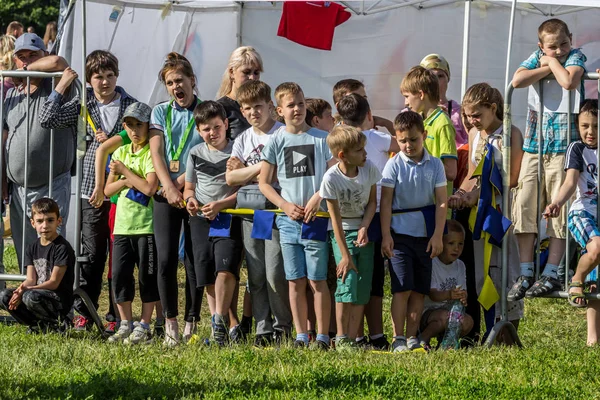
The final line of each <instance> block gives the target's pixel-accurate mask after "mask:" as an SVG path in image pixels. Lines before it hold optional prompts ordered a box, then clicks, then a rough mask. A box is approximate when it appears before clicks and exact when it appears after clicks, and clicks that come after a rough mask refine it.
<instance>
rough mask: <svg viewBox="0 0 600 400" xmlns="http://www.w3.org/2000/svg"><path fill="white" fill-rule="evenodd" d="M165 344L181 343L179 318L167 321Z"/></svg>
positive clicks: (166, 345)
mask: <svg viewBox="0 0 600 400" xmlns="http://www.w3.org/2000/svg"><path fill="white" fill-rule="evenodd" d="M162 344H163V346H165V347H175V346H177V345H178V344H179V324H178V323H177V320H175V321H174V322H173V323H170V322H167V321H165V340H163V343H162Z"/></svg>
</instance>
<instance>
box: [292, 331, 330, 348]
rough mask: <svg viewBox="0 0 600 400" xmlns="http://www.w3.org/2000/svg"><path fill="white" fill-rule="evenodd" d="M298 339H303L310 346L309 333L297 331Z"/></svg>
mask: <svg viewBox="0 0 600 400" xmlns="http://www.w3.org/2000/svg"><path fill="white" fill-rule="evenodd" d="M328 339H329V338H328ZM296 340H302V341H303V342H304V344H305V345H307V346H308V333H297V334H296Z"/></svg>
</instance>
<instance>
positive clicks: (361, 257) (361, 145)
mask: <svg viewBox="0 0 600 400" xmlns="http://www.w3.org/2000/svg"><path fill="white" fill-rule="evenodd" d="M366 141H367V138H366V137H365V135H364V134H363V133H362V132H361V131H360V130H359V129H357V128H355V127H350V126H347V125H338V126H337V127H335V128H334V129H333V130H332V131H331V133H330V134H329V135H328V136H327V145H328V146H329V148H330V149H331V152H332V154H335V156H336V158H337V159H338V164H337V165H335V166H333V167H332V168H330V169H329V170H328V171H327V172H326V173H325V176H324V177H323V182H321V190H320V195H321V197H322V198H324V199H326V200H327V209H328V210H329V215H330V218H331V220H330V225H331V228H332V229H333V232H330V237H331V241H332V247H333V253H334V256H335V262H336V263H337V271H336V272H337V276H338V280H337V290H336V292H335V301H336V303H337V304H336V320H337V334H336V338H335V345H336V349H338V350H342V349H345V348H356V341H355V340H356V335H357V333H358V328H359V325H360V322H361V320H362V318H363V313H364V308H365V305H366V304H367V303H368V302H369V298H370V294H371V280H372V278H373V248H374V246H373V243H372V242H369V238H368V236H367V229H368V228H369V225H370V224H371V220H372V219H373V216H374V215H375V211H376V209H377V186H376V184H377V182H379V180H380V179H381V173H380V172H379V170H378V169H377V167H376V166H375V165H374V164H373V163H371V162H370V161H368V160H367V152H366V150H365V144H366Z"/></svg>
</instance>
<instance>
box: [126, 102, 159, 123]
mask: <svg viewBox="0 0 600 400" xmlns="http://www.w3.org/2000/svg"><path fill="white" fill-rule="evenodd" d="M150 114H152V108H150V106H149V105H147V104H144V103H133V104H131V105H130V106H129V107H127V109H126V110H125V113H124V114H123V119H125V118H127V117H131V118H135V119H137V120H138V121H140V122H150Z"/></svg>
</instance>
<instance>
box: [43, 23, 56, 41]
mask: <svg viewBox="0 0 600 400" xmlns="http://www.w3.org/2000/svg"><path fill="white" fill-rule="evenodd" d="M55 41H56V22H54V21H50V22H48V23H47V24H46V32H44V44H45V45H46V47H48V43H50V42H52V43H54V42H55Z"/></svg>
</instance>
